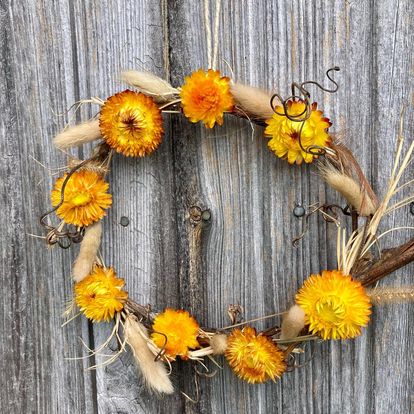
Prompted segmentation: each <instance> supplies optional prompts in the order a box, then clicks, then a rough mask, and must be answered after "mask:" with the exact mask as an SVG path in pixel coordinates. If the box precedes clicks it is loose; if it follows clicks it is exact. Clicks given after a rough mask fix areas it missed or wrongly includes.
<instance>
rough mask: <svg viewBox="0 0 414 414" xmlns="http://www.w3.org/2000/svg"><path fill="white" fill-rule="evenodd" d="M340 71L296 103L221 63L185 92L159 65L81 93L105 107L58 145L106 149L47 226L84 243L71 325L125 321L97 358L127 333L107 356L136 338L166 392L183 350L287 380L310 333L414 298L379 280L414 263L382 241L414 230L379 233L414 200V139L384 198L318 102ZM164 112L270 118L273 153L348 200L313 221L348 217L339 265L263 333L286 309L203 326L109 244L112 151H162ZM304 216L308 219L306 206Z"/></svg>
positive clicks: (247, 372)
mask: <svg viewBox="0 0 414 414" xmlns="http://www.w3.org/2000/svg"><path fill="white" fill-rule="evenodd" d="M338 70H339V68H337V67H335V68H332V69H329V70H328V71H327V72H326V75H327V77H328V80H329V81H330V82H331V84H332V85H333V87H332V88H331V89H329V88H326V87H323V86H322V85H320V84H319V83H317V82H314V81H305V82H303V83H300V84H299V83H293V84H292V95H291V96H290V97H288V98H287V99H283V98H282V96H280V95H279V94H270V93H268V92H266V91H263V90H261V89H258V88H254V87H250V86H247V85H242V84H239V83H235V82H232V81H231V80H230V79H229V78H228V77H224V76H222V75H221V73H220V72H219V71H218V70H212V69H209V70H203V69H200V70H198V71H196V72H194V73H192V74H191V75H190V76H188V77H186V78H185V81H184V83H183V85H182V86H181V87H178V88H175V87H173V86H172V85H170V84H169V83H168V82H167V81H165V80H163V79H161V78H159V77H157V76H155V75H153V74H151V73H146V72H137V71H128V72H124V73H123V74H122V79H123V80H124V81H125V82H126V83H127V84H128V85H129V86H130V87H131V88H132V89H127V90H124V91H122V92H120V93H117V94H115V95H113V96H110V97H109V98H107V99H106V100H101V99H99V98H91V99H88V100H85V101H81V104H85V103H91V104H97V105H99V106H100V110H99V114H98V115H97V116H96V117H94V118H92V119H90V120H89V121H87V122H84V123H82V124H79V125H75V126H71V127H67V128H65V129H64V130H63V131H62V132H61V133H59V134H58V135H57V136H56V137H55V139H54V144H55V146H56V147H57V148H58V149H60V150H66V149H68V148H71V147H75V146H81V145H84V144H87V143H91V142H96V141H97V145H96V147H95V149H94V151H93V153H92V156H91V157H90V158H88V159H85V160H79V159H74V158H71V159H70V161H69V167H68V169H67V171H66V173H65V174H64V175H63V176H62V177H60V178H58V179H57V180H56V182H55V184H54V187H53V189H52V190H51V204H52V207H53V209H52V210H51V211H49V212H47V213H46V214H44V215H43V216H42V217H41V219H40V222H41V224H42V225H43V226H44V227H45V228H46V230H47V235H46V237H45V239H46V243H47V245H48V246H59V247H61V248H64V249H66V248H69V247H70V246H71V245H72V244H76V243H80V249H79V254H78V257H77V259H76V261H75V262H74V264H73V267H72V278H73V281H74V296H73V299H72V301H71V302H70V305H69V307H68V309H67V310H66V312H65V316H66V317H67V318H68V321H70V320H72V319H73V318H75V317H77V316H78V315H81V314H83V315H84V316H85V317H86V318H88V319H89V320H90V321H92V322H94V323H99V322H103V321H107V322H108V321H113V329H112V332H111V334H110V336H109V337H108V339H107V340H106V341H105V342H104V343H103V344H101V345H100V346H98V347H97V348H96V349H94V350H89V349H88V355H89V356H94V355H100V354H102V352H103V351H104V349H105V348H106V347H107V346H108V345H109V344H110V342H111V341H112V340H114V339H116V340H118V342H119V344H120V346H119V352H117V353H115V354H113V355H110V356H109V357H107V359H106V360H105V362H104V363H103V364H109V363H111V362H113V361H114V360H115V359H116V358H117V357H118V356H119V355H120V354H121V353H122V352H124V351H126V349H127V345H128V346H129V347H130V348H131V349H132V352H133V355H134V358H135V360H136V363H137V366H138V367H139V370H140V371H141V373H142V376H143V378H144V380H145V382H146V384H147V386H148V388H149V389H151V390H153V391H156V392H158V393H164V394H170V393H173V392H174V386H173V383H172V381H171V378H170V376H169V374H170V373H171V371H172V370H173V369H174V361H176V360H177V359H178V358H180V359H182V360H184V361H195V362H196V363H197V364H201V365H202V366H203V367H204V368H206V366H205V365H204V363H203V360H204V359H205V358H210V359H212V360H213V361H214V362H215V363H217V364H219V362H217V361H216V359H218V358H219V356H220V355H224V357H225V360H226V361H227V362H228V364H229V365H230V367H231V368H232V370H233V371H234V373H235V374H236V375H237V376H238V377H240V378H241V379H243V380H245V381H247V382H249V383H262V382H265V381H268V380H273V381H276V380H277V379H278V378H280V377H281V376H282V375H284V373H285V372H287V371H290V370H292V369H294V368H297V367H298V364H296V363H295V360H296V356H297V355H298V354H300V353H302V352H303V347H304V346H305V345H306V344H308V343H309V342H310V341H314V342H319V341H327V340H338V339H353V338H355V337H357V336H358V335H360V334H361V331H362V328H364V327H366V326H367V325H368V323H369V321H370V316H371V308H372V306H373V305H377V304H381V303H386V302H390V301H392V302H401V301H407V300H412V299H413V298H414V292H413V289H412V287H404V286H402V287H398V288H378V287H374V285H375V284H376V283H377V282H378V281H379V280H380V279H381V278H383V277H384V276H386V275H388V274H390V273H391V272H393V271H394V270H396V269H398V268H400V267H402V266H404V265H406V264H407V263H409V262H411V261H413V260H414V239H411V240H409V241H407V242H406V243H404V244H402V245H400V246H396V247H394V248H392V249H387V250H385V251H381V250H380V248H379V241H380V239H381V237H382V236H384V235H385V234H387V233H389V232H391V231H393V230H397V229H401V228H402V227H396V228H392V229H385V230H384V229H383V230H382V233H379V227H380V223H381V219H382V218H383V217H384V216H385V215H387V214H390V213H392V212H394V211H395V210H397V209H400V208H403V207H404V206H406V205H408V204H409V203H411V202H412V201H413V200H414V195H413V194H410V195H409V196H408V197H406V198H404V199H398V195H399V191H400V190H401V189H402V188H403V187H406V186H408V185H410V184H411V181H408V182H405V183H402V179H403V175H404V172H405V171H406V169H407V167H408V166H409V164H410V162H411V161H412V158H413V157H412V155H413V150H414V142H411V143H410V144H409V145H408V148H406V146H404V139H403V137H402V133H401V131H400V133H399V136H398V140H397V145H396V152H395V162H394V167H393V169H392V173H391V176H390V177H389V181H388V183H387V185H386V187H385V191H384V193H385V195H384V196H383V198H382V199H381V200H378V199H377V196H376V194H375V192H374V191H373V189H372V188H371V186H370V184H369V182H368V180H367V179H366V177H365V175H364V173H363V171H362V169H361V168H360V166H359V164H358V162H357V160H356V158H355V157H354V156H353V154H352V152H351V150H350V149H348V148H347V147H346V146H345V145H344V144H343V143H341V142H340V141H339V140H338V139H337V138H336V137H335V135H334V134H332V133H331V131H330V127H331V125H332V124H331V122H330V121H329V119H328V118H327V117H326V116H325V115H324V113H323V111H322V110H321V109H319V108H318V105H317V103H314V102H312V100H311V94H310V92H309V87H310V86H316V87H319V88H321V89H322V90H324V91H325V92H327V93H334V92H336V90H337V89H338V85H337V83H336V82H335V80H334V79H333V76H332V75H333V72H334V71H338ZM163 114H183V115H184V117H185V118H187V119H188V121H190V122H192V123H197V122H202V123H203V124H204V125H205V127H206V128H213V127H214V126H215V125H216V124H218V125H222V124H223V122H224V120H225V118H226V116H236V117H240V118H244V119H246V121H247V122H250V123H251V124H252V125H253V124H257V125H260V126H264V127H265V128H264V137H265V138H266V139H267V140H268V147H269V150H270V151H272V152H273V153H274V154H275V155H276V156H277V157H279V158H281V159H283V160H286V161H287V162H288V163H289V164H301V163H302V162H305V163H314V164H315V165H316V169H317V171H318V173H319V175H320V176H321V177H322V179H323V180H324V181H325V182H326V183H327V184H328V185H329V186H330V187H332V188H333V189H335V190H336V191H337V192H338V193H339V194H340V195H341V196H342V197H343V198H344V200H345V201H346V207H345V208H341V207H340V206H337V205H326V204H318V205H315V206H314V207H313V208H312V210H311V211H310V212H309V213H308V214H307V215H306V216H305V217H304V222H305V223H306V222H307V218H308V217H309V216H310V215H311V214H314V213H316V212H317V213H320V214H321V215H322V216H323V218H324V219H325V220H326V221H329V222H332V223H334V224H335V225H336V227H337V244H336V256H337V267H336V268H335V269H331V270H321V272H320V273H319V274H312V275H310V276H309V277H308V279H307V280H306V281H305V282H304V284H303V286H302V287H301V288H300V289H299V290H298V292H297V293H296V296H295V298H292V299H294V301H295V304H294V305H293V306H292V307H291V308H290V309H286V310H285V311H283V312H281V313H280V314H278V315H280V317H281V323H279V324H277V325H274V326H271V327H270V328H269V329H266V330H265V331H258V330H257V329H255V327H254V322H256V321H258V320H262V319H265V318H267V317H269V316H271V317H274V316H275V314H273V315H264V316H263V317H261V318H258V319H255V320H252V321H243V320H242V319H241V317H240V314H241V312H240V307H237V306H231V307H230V308H229V315H230V318H231V325H230V326H226V327H222V328H220V327H216V328H215V327H201V326H200V324H199V322H198V321H197V320H196V319H195V318H194V317H193V316H192V315H190V313H189V312H188V311H186V310H185V309H172V308H167V309H164V310H163V311H161V312H157V311H156V307H155V308H154V309H155V310H153V308H152V307H151V306H143V305H141V304H138V303H136V302H134V300H133V299H132V298H131V297H130V296H129V295H128V293H127V290H126V289H125V282H124V280H123V279H122V278H121V277H119V276H118V275H117V273H116V270H115V269H114V268H113V267H111V266H107V265H106V264H105V262H104V259H103V258H102V256H101V255H100V253H99V247H100V243H101V238H102V224H101V220H102V218H103V217H104V216H105V214H106V212H107V210H108V209H109V208H110V207H111V204H112V195H111V194H110V193H109V184H108V182H107V181H106V176H107V174H108V173H109V171H110V164H111V159H112V155H113V153H114V152H118V153H121V154H123V155H125V156H127V157H145V156H148V155H150V154H151V153H153V152H154V151H156V150H157V148H158V147H159V145H160V143H161V141H162V137H163V116H162V115H163ZM396 198H397V199H396ZM395 199H396V200H395ZM193 210H194V211H193V212H192V218H193V220H195V221H196V222H197V221H200V220H202V219H207V220H208V218H209V214H210V213H209V212H202V211H201V210H199V209H197V208H196V207H194V208H193ZM52 213H54V214H56V216H57V217H58V218H59V222H58V224H56V225H53V224H52V222H51V220H50V219H49V216H50V215H51V214H52ZM295 213H296V214H297V215H298V216H303V215H304V214H305V211H304V210H303V209H298V210H297V211H296V212H295ZM338 213H339V214H340V215H339V214H338ZM348 217H349V218H350V220H351V224H352V231H351V232H350V233H349V232H347V220H348ZM302 236H303V234H302V235H301V236H300V237H302ZM300 237H299V238H300ZM299 238H298V239H299ZM298 239H297V240H298ZM297 240H295V242H296V241H297ZM206 369H207V368H206Z"/></svg>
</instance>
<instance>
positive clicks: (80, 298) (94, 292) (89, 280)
mask: <svg viewBox="0 0 414 414" xmlns="http://www.w3.org/2000/svg"><path fill="white" fill-rule="evenodd" d="M124 285H125V281H124V279H120V278H117V277H116V273H115V271H114V269H113V268H112V267H109V268H104V267H102V266H95V268H94V269H93V270H92V272H91V273H90V274H89V276H87V277H86V278H85V279H83V280H82V281H81V282H78V283H76V284H75V302H76V304H77V305H78V307H79V309H80V310H81V312H83V313H84V314H85V316H86V317H87V318H88V319H91V320H92V321H94V322H100V321H103V320H104V321H109V320H110V319H113V317H114V315H115V312H119V311H120V310H122V309H123V307H124V303H125V301H126V300H127V299H128V293H127V292H125V291H124V290H122V288H123V287H124Z"/></svg>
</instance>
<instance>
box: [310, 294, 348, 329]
mask: <svg viewBox="0 0 414 414" xmlns="http://www.w3.org/2000/svg"><path fill="white" fill-rule="evenodd" d="M316 309H317V311H318V314H319V315H320V317H321V319H322V320H323V321H325V322H329V323H332V324H334V325H336V324H338V323H340V322H342V321H343V320H344V318H345V313H346V309H345V305H344V303H343V302H342V300H341V299H340V298H338V297H337V296H326V297H323V298H321V299H319V300H318V302H317V303H316Z"/></svg>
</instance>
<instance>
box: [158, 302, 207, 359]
mask: <svg viewBox="0 0 414 414" xmlns="http://www.w3.org/2000/svg"><path fill="white" fill-rule="evenodd" d="M152 329H153V330H154V332H153V334H152V335H151V338H152V340H153V341H154V343H155V344H156V345H157V346H158V348H163V347H164V349H165V354H166V355H167V357H169V358H170V359H171V360H174V359H175V358H176V357H177V356H180V357H181V358H184V359H185V357H186V356H187V354H188V350H189V349H194V348H198V347H199V343H198V341H197V336H198V331H199V329H200V327H199V326H198V323H197V321H196V320H195V319H194V318H193V317H192V316H190V314H189V313H188V312H187V311H185V310H175V309H170V308H167V309H165V311H164V312H163V313H160V314H158V315H157V316H156V317H155V319H154V323H153V325H152ZM161 334H162V335H161ZM166 339H167V342H165V341H166ZM164 344H165V345H164Z"/></svg>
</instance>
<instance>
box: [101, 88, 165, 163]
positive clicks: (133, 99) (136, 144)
mask: <svg viewBox="0 0 414 414" xmlns="http://www.w3.org/2000/svg"><path fill="white" fill-rule="evenodd" d="M99 127H100V129H101V133H102V136H103V137H104V139H105V141H106V142H107V144H108V145H109V146H110V147H111V148H113V149H114V150H115V151H117V152H120V153H122V154H124V155H126V156H128V157H137V156H139V157H143V156H145V155H147V154H150V153H152V152H153V151H155V150H156V149H157V148H158V146H159V145H160V143H161V138H162V134H163V132H164V130H163V127H162V116H161V111H160V110H159V108H158V106H157V105H156V103H155V102H154V100H153V99H152V98H150V97H149V96H146V95H144V94H143V93H138V92H133V91H130V90H126V91H123V92H120V93H117V94H116V95H113V96H111V97H109V98H108V99H107V100H106V102H105V104H104V105H103V106H102V109H101V113H100V116H99Z"/></svg>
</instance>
